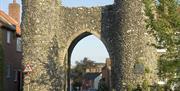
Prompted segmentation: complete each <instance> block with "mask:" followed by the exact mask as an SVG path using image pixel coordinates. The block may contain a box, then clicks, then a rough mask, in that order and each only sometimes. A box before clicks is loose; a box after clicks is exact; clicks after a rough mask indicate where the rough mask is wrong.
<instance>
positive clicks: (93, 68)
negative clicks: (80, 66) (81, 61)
mask: <svg viewBox="0 0 180 91" xmlns="http://www.w3.org/2000/svg"><path fill="white" fill-rule="evenodd" d="M104 65H105V64H104V63H94V64H93V66H91V67H88V68H86V73H96V72H102V67H104Z"/></svg>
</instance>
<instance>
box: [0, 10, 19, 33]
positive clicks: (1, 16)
mask: <svg viewBox="0 0 180 91" xmlns="http://www.w3.org/2000/svg"><path fill="white" fill-rule="evenodd" d="M0 21H1V22H2V23H3V24H5V25H6V26H8V27H15V28H16V29H15V30H16V34H18V35H21V30H20V24H19V23H18V22H17V21H16V20H15V19H13V18H12V17H10V16H9V15H7V14H6V13H4V12H3V11H2V10H0Z"/></svg>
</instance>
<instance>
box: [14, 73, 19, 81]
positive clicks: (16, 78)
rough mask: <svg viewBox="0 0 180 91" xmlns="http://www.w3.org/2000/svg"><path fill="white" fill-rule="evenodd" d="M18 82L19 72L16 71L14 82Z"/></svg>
mask: <svg viewBox="0 0 180 91" xmlns="http://www.w3.org/2000/svg"><path fill="white" fill-rule="evenodd" d="M17 80H18V71H17V70H15V71H14V81H15V82H17Z"/></svg>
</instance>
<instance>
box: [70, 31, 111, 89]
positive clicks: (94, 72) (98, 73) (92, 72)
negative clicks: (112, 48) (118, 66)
mask: <svg viewBox="0 0 180 91" xmlns="http://www.w3.org/2000/svg"><path fill="white" fill-rule="evenodd" d="M90 38H91V39H92V40H93V41H94V43H93V44H92V45H88V42H90V43H92V42H91V41H90V40H88V39H90ZM95 41H96V42H95ZM85 43H87V44H85ZM90 43H89V44H90ZM79 45H85V46H86V47H87V48H88V46H95V47H103V48H102V49H100V50H96V49H95V50H93V49H92V48H91V49H90V50H91V52H90V51H88V49H86V48H85V49H83V48H84V47H82V46H79ZM98 45H99V46H98ZM78 46H79V48H78ZM80 47H82V50H87V51H85V52H87V53H88V52H90V55H89V54H86V53H85V52H83V53H81V51H78V52H74V50H79V49H80ZM92 50H93V52H94V54H93V53H92ZM99 51H101V52H99ZM100 53H101V54H105V55H106V56H104V59H102V57H101V60H98V58H97V56H100V55H101V54H100ZM76 54H79V55H81V56H80V57H78V58H77V55H76ZM92 55H94V56H96V57H94V58H92ZM75 56H76V57H75ZM86 57H87V58H89V57H90V60H91V62H93V65H98V67H97V68H93V69H91V68H87V69H86V71H85V73H83V77H87V78H88V77H91V76H94V77H93V78H91V80H90V81H93V83H92V82H91V83H88V88H86V87H84V86H85V85H87V83H85V82H86V81H87V80H86V78H82V84H81V89H83V90H85V89H86V90H87V89H90V88H91V89H97V88H98V86H97V85H98V83H99V81H100V79H102V77H103V76H104V75H103V72H104V74H107V72H106V70H107V69H104V70H105V71H103V68H105V66H106V63H107V62H106V61H108V60H107V59H106V58H109V54H108V52H107V49H106V47H105V45H104V43H103V42H102V41H101V40H100V39H99V38H97V37H96V36H94V35H93V34H92V33H90V32H84V33H82V34H81V35H79V36H78V37H76V38H75V39H74V40H73V41H72V42H71V44H70V46H69V48H68V56H67V61H68V62H67V67H68V70H67V86H68V87H67V91H71V89H72V83H71V82H72V81H73V79H71V78H72V77H73V76H74V74H73V73H71V72H72V71H71V67H72V64H73V66H75V65H76V64H75V61H80V60H84V59H85V58H86ZM83 58H84V59H83ZM88 60H89V59H88ZM109 61H110V59H109ZM109 66H111V65H109ZM93 67H95V66H93ZM109 70H111V67H110V68H109ZM109 70H108V72H109ZM102 71H103V72H102ZM110 74H111V73H110V72H109V73H108V75H109V76H110ZM75 76H77V74H75ZM106 76H107V75H106ZM95 78H96V79H98V80H95ZM109 78H110V77H108V79H107V77H106V80H107V81H106V82H107V85H108V84H110V82H111V81H110V80H111V79H109ZM90 84H91V86H89V85H90ZM92 87H93V88H92ZM78 89H80V88H78Z"/></svg>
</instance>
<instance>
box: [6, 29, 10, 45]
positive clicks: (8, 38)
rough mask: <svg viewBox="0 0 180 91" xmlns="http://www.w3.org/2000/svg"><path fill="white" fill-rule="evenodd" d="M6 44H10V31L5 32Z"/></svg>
mask: <svg viewBox="0 0 180 91" xmlns="http://www.w3.org/2000/svg"><path fill="white" fill-rule="evenodd" d="M6 37H7V43H11V31H7V36H6Z"/></svg>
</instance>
